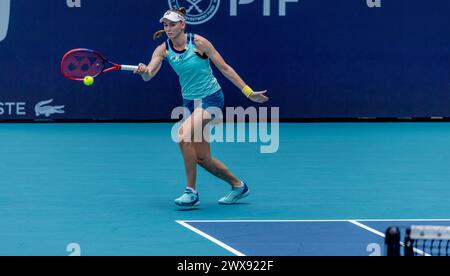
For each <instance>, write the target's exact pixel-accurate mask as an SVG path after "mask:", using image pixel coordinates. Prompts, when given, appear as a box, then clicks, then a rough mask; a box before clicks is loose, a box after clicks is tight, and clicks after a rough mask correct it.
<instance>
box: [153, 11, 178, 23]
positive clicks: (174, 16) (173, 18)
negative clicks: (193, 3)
mask: <svg viewBox="0 0 450 276" xmlns="http://www.w3.org/2000/svg"><path fill="white" fill-rule="evenodd" d="M164 19H168V20H170V21H172V22H178V21H183V22H184V16H182V15H181V14H179V13H176V12H173V11H167V12H166V13H165V14H164V16H163V17H161V19H160V20H159V23H163V20H164Z"/></svg>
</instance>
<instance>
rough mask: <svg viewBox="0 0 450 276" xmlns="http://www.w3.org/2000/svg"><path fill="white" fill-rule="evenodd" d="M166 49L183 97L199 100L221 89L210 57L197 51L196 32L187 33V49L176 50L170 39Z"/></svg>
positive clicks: (167, 58)
mask: <svg viewBox="0 0 450 276" xmlns="http://www.w3.org/2000/svg"><path fill="white" fill-rule="evenodd" d="M166 49H167V51H166V60H167V61H168V62H169V64H170V65H171V66H172V68H173V69H174V71H175V72H176V73H177V75H178V77H179V79H180V85H181V93H182V95H183V99H186V100H198V99H202V98H205V97H207V96H209V95H211V94H213V93H215V92H217V91H219V90H221V87H220V85H219V83H218V82H217V79H216V78H215V77H214V75H213V72H212V69H211V65H210V61H209V58H208V57H207V56H206V55H203V56H200V54H199V53H198V52H196V51H195V43H194V34H192V33H188V34H187V42H186V49H185V50H183V51H177V50H175V49H174V48H173V45H172V41H170V39H167V41H166Z"/></svg>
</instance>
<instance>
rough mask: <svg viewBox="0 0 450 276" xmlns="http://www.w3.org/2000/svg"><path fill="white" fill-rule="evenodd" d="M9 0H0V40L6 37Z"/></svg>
mask: <svg viewBox="0 0 450 276" xmlns="http://www.w3.org/2000/svg"><path fill="white" fill-rule="evenodd" d="M9 6H10V0H0V41H3V40H4V39H5V38H6V34H7V33H8V25H9Z"/></svg>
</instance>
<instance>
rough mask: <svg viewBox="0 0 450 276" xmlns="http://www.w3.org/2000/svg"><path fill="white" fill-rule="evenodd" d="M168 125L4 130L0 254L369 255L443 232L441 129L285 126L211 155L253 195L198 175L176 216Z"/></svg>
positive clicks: (449, 201)
mask: <svg viewBox="0 0 450 276" xmlns="http://www.w3.org/2000/svg"><path fill="white" fill-rule="evenodd" d="M172 126H173V124H171V123H89V124H78V123H67V124H64V123H50V124H26V123H20V124H2V125H1V127H0V143H1V144H2V147H0V155H1V156H2V157H3V162H1V163H0V170H1V172H2V173H1V178H2V185H0V209H1V213H2V215H1V219H0V244H1V246H0V255H63V256H65V255H70V254H71V253H73V252H72V249H71V248H73V245H74V244H75V245H76V246H75V247H77V248H78V249H77V253H79V254H81V255H163V256H168V255H170V256H171V255H186V256H198V255H206V256H217V255H218V256H228V255H248V256H258V255H295V256H297V255H377V254H378V253H382V251H383V237H382V235H381V234H384V231H385V230H386V228H387V227H388V226H391V225H397V226H401V227H406V226H407V225H409V224H433V225H450V222H449V221H450V220H449V213H450V209H449V206H450V186H449V185H448V183H449V182H450V171H449V170H448V167H449V166H450V124H449V123H444V122H442V123H282V124H280V128H279V130H280V133H279V139H280V141H279V142H280V143H279V148H278V151H277V152H275V153H272V154H261V153H260V147H261V143H259V142H256V143H251V142H244V143H213V144H212V153H213V155H214V156H217V157H218V158H220V159H221V160H223V161H224V162H225V163H226V164H228V166H229V167H230V168H231V169H232V170H233V171H234V172H235V174H236V175H238V176H239V177H241V178H242V179H244V180H245V181H246V182H247V183H248V185H249V187H250V189H251V195H250V196H249V197H247V198H245V199H242V200H241V201H240V202H239V203H238V204H235V205H231V206H223V205H219V204H217V200H218V199H219V198H220V197H221V196H223V194H225V193H226V192H227V191H228V190H229V186H228V185H227V184H226V183H224V182H221V181H220V180H218V179H217V178H215V177H213V176H211V175H210V174H208V173H207V172H205V171H204V170H202V169H200V170H199V175H198V187H197V188H198V191H199V195H200V198H201V204H200V206H199V207H197V208H193V209H191V210H182V209H179V208H178V207H177V206H175V205H174V203H173V200H174V198H175V197H177V196H178V195H179V194H180V193H181V192H182V190H183V189H184V187H185V177H184V171H183V166H182V164H183V160H182V158H181V156H180V154H179V149H178V146H177V144H176V143H174V142H173V141H172V140H171V139H170V132H171V128H172Z"/></svg>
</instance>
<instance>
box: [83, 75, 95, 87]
mask: <svg viewBox="0 0 450 276" xmlns="http://www.w3.org/2000/svg"><path fill="white" fill-rule="evenodd" d="M83 83H84V85H87V86H89V85H92V84H94V78H93V77H91V76H86V77H84V79H83Z"/></svg>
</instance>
